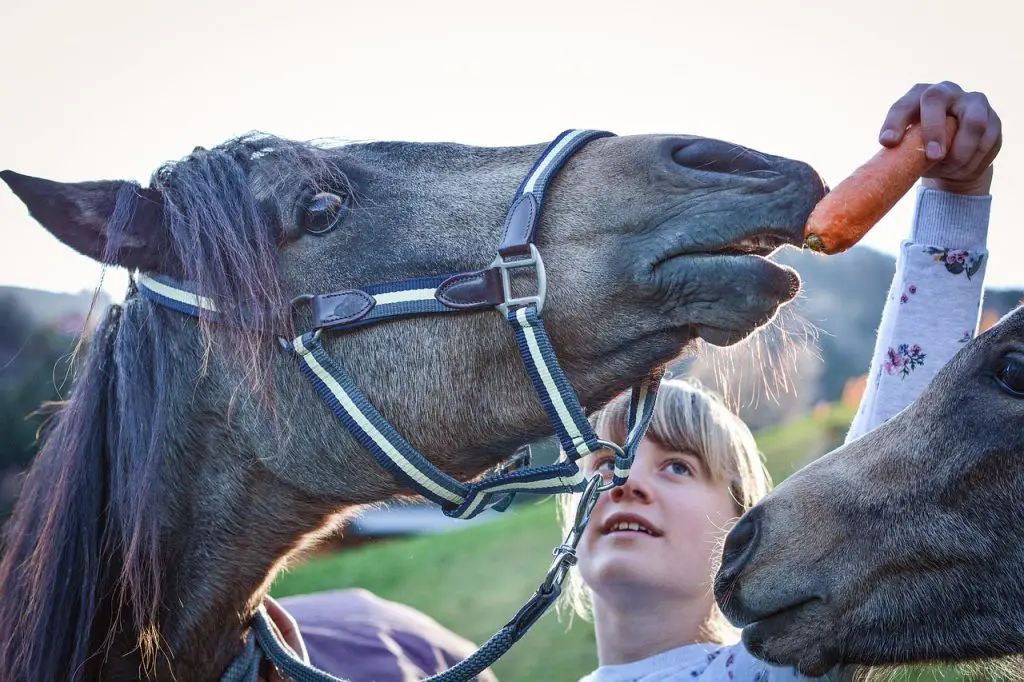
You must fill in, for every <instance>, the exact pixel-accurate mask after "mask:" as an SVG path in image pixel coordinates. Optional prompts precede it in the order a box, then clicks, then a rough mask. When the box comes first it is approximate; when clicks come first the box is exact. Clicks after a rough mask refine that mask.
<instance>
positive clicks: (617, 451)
mask: <svg viewBox="0 0 1024 682" xmlns="http://www.w3.org/2000/svg"><path fill="white" fill-rule="evenodd" d="M597 444H598V445H602V446H604V447H605V448H607V449H608V450H611V451H612V453H613V454H614V455H615V458H616V459H620V458H622V459H625V457H626V451H625V450H623V449H622V446H620V445H618V444H617V443H613V442H611V441H610V440H604V439H602V438H598V439H597ZM617 485H618V484H617V483H616V482H615V478H614V477H612V478H610V479H609V480H608V482H607V483H602V484H601V485H599V486H597V492H599V493H603V492H606V491H608V490H611V489H612V488H614V487H615V486H617Z"/></svg>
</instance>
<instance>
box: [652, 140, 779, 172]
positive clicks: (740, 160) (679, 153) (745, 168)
mask: <svg viewBox="0 0 1024 682" xmlns="http://www.w3.org/2000/svg"><path fill="white" fill-rule="evenodd" d="M672 160H673V161H674V162H675V163H676V164H678V165H680V166H683V167H685V168H691V169H693V170H699V171H705V172H709V173H727V174H733V175H754V176H758V175H761V176H764V177H774V176H776V175H778V171H777V170H776V169H775V164H773V163H772V159H771V158H770V157H768V156H765V155H764V154H761V153H759V152H755V151H753V150H751V149H747V148H746V147H742V146H740V145H736V144H730V143H728V142H721V141H719V140H710V139H707V138H700V139H696V140H677V141H675V144H674V148H673V150H672Z"/></svg>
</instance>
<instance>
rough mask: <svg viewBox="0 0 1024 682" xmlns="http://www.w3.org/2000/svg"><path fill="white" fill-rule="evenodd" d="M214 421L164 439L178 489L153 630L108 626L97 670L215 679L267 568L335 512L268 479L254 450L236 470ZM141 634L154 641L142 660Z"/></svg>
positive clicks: (167, 526)
mask: <svg viewBox="0 0 1024 682" xmlns="http://www.w3.org/2000/svg"><path fill="white" fill-rule="evenodd" d="M200 421H204V420H200ZM215 424H216V425H215V426H212V427H210V429H209V430H207V431H205V432H204V434H203V437H202V438H201V439H195V440H194V441H191V442H188V443H172V444H169V451H168V453H167V467H166V470H165V473H164V476H165V477H167V479H166V480H167V484H166V486H167V489H171V490H177V491H182V492H181V493H179V497H178V498H177V499H174V500H168V501H167V504H166V509H167V517H166V519H165V520H164V522H163V524H162V528H161V551H160V554H161V562H162V567H163V568H162V571H161V585H160V593H161V605H160V622H159V628H158V632H155V633H149V632H143V633H140V632H138V631H137V630H135V631H132V632H120V633H118V634H117V635H116V636H115V638H114V640H113V643H112V646H111V649H110V650H109V653H108V654H107V655H106V656H105V658H104V663H103V669H102V672H101V674H100V675H99V676H98V677H99V678H100V679H103V680H122V679H123V680H138V679H139V674H140V670H146V671H147V672H149V675H150V676H149V677H144V679H153V680H175V681H180V680H212V681H216V680H219V679H220V677H221V675H222V674H223V672H224V670H225V669H226V668H227V667H228V666H229V665H230V664H231V662H232V661H233V660H234V658H235V657H236V656H238V654H239V653H241V650H242V647H243V645H244V642H245V637H246V635H247V634H248V632H249V623H250V621H251V618H252V615H253V613H254V611H255V610H256V608H257V606H258V605H259V604H260V603H261V601H262V599H263V596H264V595H265V594H266V592H267V590H268V589H269V587H270V584H271V582H272V581H273V578H274V576H275V575H276V574H277V571H278V570H279V569H280V568H281V566H282V565H283V564H284V562H285V561H286V560H287V558H288V557H289V556H292V555H294V554H295V553H296V551H297V550H300V549H301V548H302V547H303V546H304V544H305V543H306V542H308V541H309V540H311V539H313V538H314V537H315V536H316V535H317V534H318V533H320V532H322V531H323V530H324V529H326V528H328V527H330V526H331V525H332V522H337V521H338V520H340V518H341V514H340V513H338V509H337V507H336V506H333V507H332V506H331V505H329V504H327V503H324V502H323V501H318V500H311V499H309V498H308V497H303V496H302V495H301V494H300V493H298V492H296V491H295V490H292V489H290V488H288V486H287V485H286V484H283V483H282V482H281V481H279V480H277V479H275V478H274V477H273V476H272V475H271V474H269V473H268V472H267V470H266V469H264V468H263V467H261V466H260V465H259V464H258V463H256V460H257V459H258V457H259V456H260V455H261V454H262V453H257V454H255V455H254V457H253V465H252V466H248V467H245V468H244V469H243V470H242V471H239V469H238V466H237V462H238V458H239V454H238V452H237V451H235V452H231V450H232V448H230V447H225V445H226V443H227V442H229V440H230V438H229V433H228V431H229V426H228V425H227V424H223V425H221V424H222V422H220V421H219V420H218V421H217V422H215ZM231 432H232V433H233V434H234V437H236V438H237V430H231ZM235 445H236V447H237V443H236V444H235ZM250 452H254V453H255V452H257V451H256V449H255V448H254V449H252V450H250ZM175 479H178V480H175ZM110 593H111V592H110V591H108V594H110ZM112 593H113V594H114V595H116V594H117V593H116V590H115V591H113V592H112ZM118 622H121V623H125V622H131V619H130V615H129V611H128V610H127V609H122V613H121V614H120V615H119V617H118V618H117V619H111V622H110V625H111V626H114V624H116V623H118ZM151 642H157V643H158V646H159V649H158V651H156V652H155V653H156V656H155V659H150V660H147V657H146V652H147V649H146V644H147V643H151ZM154 660H155V663H154Z"/></svg>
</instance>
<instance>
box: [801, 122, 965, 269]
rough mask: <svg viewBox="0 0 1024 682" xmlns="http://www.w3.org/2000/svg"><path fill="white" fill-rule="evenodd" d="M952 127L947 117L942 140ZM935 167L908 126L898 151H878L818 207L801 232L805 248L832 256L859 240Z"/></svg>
mask: <svg viewBox="0 0 1024 682" xmlns="http://www.w3.org/2000/svg"><path fill="white" fill-rule="evenodd" d="M956 129H957V123H956V119H955V118H954V117H952V116H947V117H946V139H947V140H952V139H953V136H954V135H955V134H956ZM936 163H937V161H931V160H929V159H928V158H927V157H926V156H925V153H924V142H923V141H922V139H921V127H920V125H918V124H914V125H912V126H910V128H909V129H908V130H907V132H906V135H905V136H904V138H903V140H902V141H901V142H900V143H899V145H898V146H896V147H892V148H887V147H883V148H882V149H881V150H880V151H879V152H878V153H877V154H875V155H874V156H873V157H871V159H869V160H868V162H867V163H865V164H864V165H862V166H861V167H860V168H858V169H857V170H855V171H854V172H853V173H851V174H850V176H849V177H848V178H846V179H845V180H843V181H842V182H840V183H839V184H838V185H837V186H836V187H835V189H833V190H832V191H830V192H829V193H828V194H826V195H825V197H824V198H823V199H822V200H821V201H819V202H818V205H817V206H815V207H814V210H813V211H811V215H810V217H809V218H808V219H807V225H806V226H805V228H804V246H806V247H807V248H809V249H811V250H812V251H818V252H820V253H826V254H836V253H841V252H843V251H846V250H847V249H849V248H850V247H851V246H853V245H854V244H856V243H857V242H859V241H860V240H861V239H863V238H864V235H866V234H867V233H868V230H870V229H871V228H872V227H874V226H875V224H877V223H878V221H879V220H881V219H882V217H883V216H884V215H885V214H886V213H888V212H889V211H890V210H891V209H892V207H893V206H895V205H896V203H897V202H898V201H899V200H900V199H902V198H903V196H904V195H905V194H906V193H907V192H909V191H910V188H911V187H913V186H914V183H916V182H917V181H918V180H920V179H921V176H923V175H924V174H925V173H927V172H928V169H929V168H931V167H932V166H933V165H935V164H936Z"/></svg>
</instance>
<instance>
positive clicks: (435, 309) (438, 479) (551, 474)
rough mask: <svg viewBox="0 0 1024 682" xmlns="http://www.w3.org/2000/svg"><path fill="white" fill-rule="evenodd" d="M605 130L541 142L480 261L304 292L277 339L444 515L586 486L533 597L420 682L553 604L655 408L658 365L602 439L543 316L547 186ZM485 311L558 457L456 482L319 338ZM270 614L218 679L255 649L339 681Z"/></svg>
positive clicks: (254, 661)
mask: <svg viewBox="0 0 1024 682" xmlns="http://www.w3.org/2000/svg"><path fill="white" fill-rule="evenodd" d="M609 136H612V133H608V132H603V131H594V130H567V131H565V132H563V133H562V134H561V135H559V136H558V137H556V138H555V139H554V140H553V141H552V142H551V143H550V144H549V145H548V146H547V148H546V149H545V150H544V152H543V153H542V154H541V155H540V156H539V157H538V158H537V160H536V162H535V163H534V165H533V167H532V168H531V169H530V172H529V173H528V174H527V176H526V177H525V178H524V179H523V181H522V183H521V184H520V185H519V188H518V190H517V191H516V194H515V196H514V197H513V199H512V203H511V205H510V208H509V211H508V214H507V217H506V219H505V225H504V233H503V235H502V240H501V244H500V246H499V247H498V253H497V255H496V256H495V258H494V260H493V261H492V262H491V264H490V265H489V266H488V267H487V268H484V269H483V270H477V271H474V272H464V273H456V274H450V275H439V276H436V277H427V278H418V279H412V280H405V281H401V282H392V283H387V284H376V285H372V286H367V287H362V288H359V289H349V290H345V291H339V292H335V293H329V294H309V295H303V296H300V297H298V298H297V299H296V300H295V301H293V305H294V304H295V303H297V302H300V301H301V302H307V303H309V304H310V305H311V307H312V312H313V319H314V328H313V330H312V331H310V332H307V333H304V334H301V335H300V336H298V337H296V338H295V339H292V340H291V341H288V340H286V339H281V340H280V342H281V345H282V347H283V348H285V349H286V350H288V351H290V352H292V353H293V354H294V355H295V357H296V359H297V360H298V361H299V362H300V367H301V369H302V372H303V374H304V375H305V376H306V378H307V379H308V380H309V382H310V383H311V384H312V385H313V387H314V388H315V389H316V391H317V393H318V394H319V395H320V397H321V398H322V399H323V401H324V402H325V403H326V404H327V406H328V407H329V408H330V409H331V411H332V412H333V413H334V415H335V416H336V417H337V418H338V420H339V421H340V422H341V423H342V424H344V425H345V427H346V428H347V429H348V430H349V431H350V432H351V433H352V435H353V436H354V437H355V438H356V440H358V441H359V443H360V444H362V445H363V447H364V448H366V449H367V450H368V451H369V452H370V453H371V454H372V455H373V456H374V458H375V459H376V460H377V462H378V463H379V464H380V466H381V467H383V468H384V469H386V470H387V471H389V472H390V473H391V474H392V475H393V476H394V477H395V479H396V480H399V481H401V482H402V483H403V484H405V485H407V486H409V487H410V488H411V489H413V490H415V491H416V492H418V493H419V494H421V495H423V496H424V497H425V498H427V499H429V500H431V501H432V502H435V503H436V504H438V505H439V506H440V507H441V509H442V511H443V513H444V514H445V515H447V516H450V517H453V518H459V519H470V518H473V517H474V516H477V515H478V514H480V513H481V512H483V511H485V510H487V509H494V510H496V511H504V510H505V509H506V508H508V506H509V504H511V502H512V500H513V498H514V496H515V494H516V493H519V492H524V493H532V494H551V493H583V496H582V497H581V499H580V502H579V508H578V511H577V518H576V523H575V524H574V525H573V528H572V529H571V531H570V533H569V536H568V537H567V538H566V541H565V542H564V543H563V544H562V545H561V546H560V547H559V548H558V549H556V550H555V557H556V558H555V561H554V562H553V563H552V566H551V568H550V569H549V571H548V574H547V576H546V577H545V580H544V582H543V583H542V584H541V586H540V588H539V589H538V590H537V592H536V593H535V594H534V596H533V597H532V598H531V599H530V601H529V602H527V604H526V605H525V606H524V607H523V608H522V609H521V610H520V611H519V613H518V614H516V617H514V618H513V619H512V620H511V621H509V623H507V624H506V625H505V626H504V627H503V628H502V629H501V630H499V632H498V633H497V634H495V635H494V636H493V637H492V638H491V639H490V640H488V642H487V643H486V644H485V645H484V646H483V647H481V648H480V649H479V650H478V651H477V652H476V653H474V654H473V655H472V656H470V657H469V658H467V659H465V660H464V661H462V662H460V663H459V664H457V665H455V666H454V667H452V668H451V669H449V670H447V671H445V672H444V673H440V674H438V675H435V676H433V677H430V678H428V682H456V681H457V680H467V679H469V678H471V677H473V676H475V675H476V674H478V673H479V672H480V671H482V670H484V669H485V668H487V667H488V666H489V665H491V664H492V663H493V662H494V661H495V660H497V659H498V658H499V657H500V656H501V655H503V654H504V653H505V652H506V651H507V650H508V649H509V647H511V646H512V644H514V643H515V642H516V641H517V640H518V639H519V638H521V637H522V636H523V634H525V632H526V630H527V629H528V628H529V627H530V626H531V625H532V624H533V623H534V622H535V621H536V620H537V619H538V618H539V617H540V616H541V615H543V613H544V612H545V611H546V610H547V608H548V607H550V605H551V604H552V603H554V601H555V599H557V597H558V595H559V593H560V591H561V584H562V582H563V581H564V580H565V577H566V575H567V573H568V567H569V566H570V565H572V564H573V563H575V548H576V544H577V543H578V542H579V539H580V537H581V536H582V533H583V530H584V528H585V527H586V523H587V521H588V520H589V517H590V510H591V509H592V508H593V505H594V504H595V503H596V501H597V497H598V495H599V494H600V493H601V492H602V491H604V490H607V489H608V488H611V487H613V486H616V485H621V484H623V483H625V481H626V479H627V478H628V476H629V470H630V466H631V465H632V463H633V459H634V457H635V455H636V449H637V447H638V446H639V444H640V441H641V440H642V439H643V436H644V434H645V433H646V431H647V427H648V425H649V423H650V419H651V416H652V415H653V413H654V405H655V400H656V398H657V391H658V386H659V383H660V380H661V370H660V369H659V370H655V371H654V372H653V373H652V374H650V375H649V376H647V377H645V378H644V379H643V380H642V381H641V382H640V383H639V384H638V385H636V386H634V387H633V390H632V396H631V400H630V409H629V413H628V417H627V427H626V433H627V438H626V442H625V443H624V444H623V445H622V447H620V446H618V445H616V444H615V443H611V442H608V441H605V440H601V439H599V438H598V437H597V435H596V434H595V433H594V430H593V428H592V427H591V425H590V422H589V421H588V419H587V417H586V415H585V414H584V411H583V409H582V407H581V406H580V404H579V400H578V398H577V396H576V392H575V391H574V390H573V388H572V386H571V385H570V384H569V382H568V380H567V379H566V377H565V373H564V372H563V371H562V368H561V366H560V365H559V363H558V359H557V358H556V356H555V352H554V349H553V348H552V347H551V343H550V341H549V340H548V335H547V332H546V331H545V329H544V324H543V321H542V317H541V313H542V311H543V307H544V299H545V296H546V293H547V278H546V273H545V270H544V261H543V259H542V258H541V254H540V252H539V250H538V249H537V247H536V245H535V244H534V240H535V238H536V234H537V229H538V227H539V225H540V216H541V212H542V209H543V206H544V196H545V193H546V191H547V188H548V184H549V183H550V182H551V180H552V178H553V177H554V176H555V174H556V173H557V172H558V171H559V170H560V169H561V168H562V166H563V165H565V162H566V161H567V160H568V159H569V158H570V157H571V156H572V155H573V154H574V153H576V152H577V151H579V150H580V149H581V148H582V147H583V146H584V145H586V144H587V143H588V142H590V141H592V140H595V139H598V138H601V137H609ZM520 268H531V269H532V271H533V273H534V277H535V280H536V291H535V292H534V293H533V294H532V295H529V296H520V297H513V295H512V291H511V281H510V280H511V278H510V274H509V272H510V271H511V270H514V269H520ZM135 282H136V285H137V287H138V289H139V291H140V292H141V293H142V294H143V295H144V296H146V297H147V298H148V299H150V300H151V301H153V302H154V303H157V304H160V305H163V306H166V307H169V308H172V309H174V310H177V311H179V312H182V313H186V314H191V315H197V316H198V315H201V314H203V313H206V314H209V315H212V316H214V317H215V316H216V315H217V308H216V305H215V304H214V302H213V301H211V300H210V299H208V298H206V297H204V296H202V295H201V294H200V293H198V292H195V291H193V290H192V289H191V288H190V287H189V286H188V285H186V284H183V283H180V282H176V281H174V280H172V279H170V278H167V277H162V276H156V275H149V274H145V273H138V274H136V277H135ZM490 309H496V310H498V311H499V312H500V313H501V314H502V316H503V317H504V318H505V319H506V320H507V321H508V323H509V324H511V325H512V328H513V330H514V331H515V336H516V345H517V347H518V348H519V352H520V355H521V356H522V358H523V363H524V366H525V368H526V371H527V373H528V374H529V376H530V380H531V382H532V383H533V387H534V390H535V391H536V392H537V395H538V397H539V399H540V402H541V405H542V406H543V407H544V410H545V412H546V413H547V416H548V420H549V421H550V422H551V424H552V426H553V428H554V432H555V435H556V437H557V438H558V442H559V444H560V445H561V449H562V452H563V453H564V457H562V458H560V460H559V461H558V462H557V463H555V464H551V465H547V466H540V467H527V468H517V469H513V470H510V471H501V472H500V473H497V474H494V475H490V476H486V477H484V478H482V479H481V480H478V481H476V482H474V483H463V482H461V481H459V480H457V479H455V478H453V477H452V476H449V475H448V474H446V473H444V472H443V471H441V469H439V468H438V467H436V466H435V465H434V464H432V463H431V462H430V461H429V460H428V459H427V458H426V457H425V456H424V455H423V454H422V453H420V452H419V451H418V450H417V449H416V448H414V447H413V446H412V445H411V444H410V443H409V442H408V441H407V440H406V439H405V438H403V437H402V435H401V434H400V433H399V432H398V430H397V429H395V428H394V427H393V426H392V425H391V424H390V423H388V421H387V420H386V419H384V417H383V416H382V415H381V414H380V412H378V411H377V409H376V408H375V407H374V406H373V405H372V404H371V403H370V401H369V400H368V399H367V398H366V396H365V395H364V394H363V393H362V392H361V391H360V390H359V389H358V387H357V386H356V385H355V382H354V381H353V380H352V378H351V377H350V376H349V375H348V374H347V373H346V372H345V371H344V370H342V368H341V367H339V366H338V364H337V363H335V362H334V360H333V359H332V358H331V357H330V355H328V353H327V351H326V350H325V349H324V347H323V345H322V335H323V333H324V331H328V332H333V331H341V330H352V329H357V328H359V327H363V326H366V325H370V324H375V323H378V322H383V321H386V320H395V319H400V318H404V317H409V316H413V315H427V314H441V313H453V312H467V311H473V310H490ZM606 448H607V449H609V450H611V451H613V452H614V453H615V470H614V474H613V477H612V480H611V482H609V483H603V482H602V481H601V477H600V476H599V475H598V476H594V477H593V478H592V479H590V480H589V481H588V480H587V478H586V477H585V476H584V475H583V472H582V471H580V469H579V466H578V465H577V460H578V459H579V458H580V457H583V456H586V455H589V454H591V453H593V452H596V451H598V450H602V449H606ZM268 619H269V616H268V615H267V614H266V612H265V611H264V610H263V609H262V608H261V609H259V610H258V611H257V612H256V617H255V623H254V626H255V627H254V633H253V635H251V636H250V640H249V642H247V646H246V649H245V650H244V651H243V653H242V655H241V656H239V657H238V659H236V661H235V662H234V663H233V664H232V666H231V667H230V668H229V670H228V672H227V673H225V675H224V677H223V678H222V682H250V681H252V682H255V680H256V679H257V677H258V674H259V668H260V664H259V661H260V659H261V657H262V655H263V654H266V655H267V656H268V657H269V658H270V660H271V661H272V662H273V663H274V664H275V665H277V666H278V667H279V668H281V670H282V671H284V672H285V673H287V674H289V675H291V676H292V677H293V678H294V679H295V680H297V681H298V682H340V681H339V680H338V678H336V677H333V676H331V675H329V674H327V673H324V672H322V671H319V670H317V669H315V668H312V667H311V666H309V665H308V664H306V663H304V662H303V661H301V660H300V659H298V658H297V657H295V656H294V655H293V654H292V653H291V652H290V650H288V649H287V647H284V646H283V645H281V644H280V642H278V641H277V639H276V637H274V635H273V629H272V628H271V627H270V625H269V622H268ZM256 643H258V644H259V647H256V646H255V644H256Z"/></svg>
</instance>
